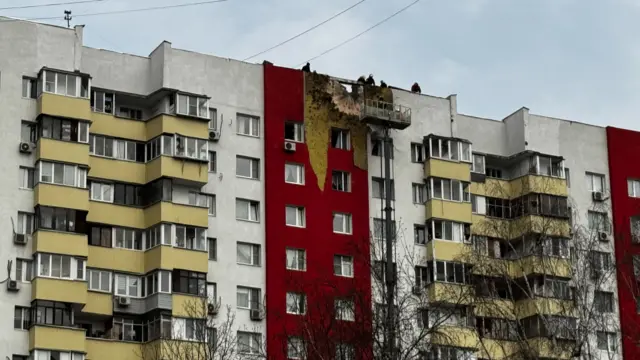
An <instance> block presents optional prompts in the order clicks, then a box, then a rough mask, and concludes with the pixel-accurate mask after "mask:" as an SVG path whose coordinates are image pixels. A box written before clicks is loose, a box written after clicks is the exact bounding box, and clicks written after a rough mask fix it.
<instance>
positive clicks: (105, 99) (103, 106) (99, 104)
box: [91, 91, 115, 114]
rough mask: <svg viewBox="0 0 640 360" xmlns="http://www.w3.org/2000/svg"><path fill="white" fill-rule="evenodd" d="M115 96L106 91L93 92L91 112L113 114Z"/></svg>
mask: <svg viewBox="0 0 640 360" xmlns="http://www.w3.org/2000/svg"><path fill="white" fill-rule="evenodd" d="M114 99H115V95H114V94H113V93H108V92H104V91H92V94H91V110H93V111H96V112H103V113H107V114H113V110H114V108H113V103H114Z"/></svg>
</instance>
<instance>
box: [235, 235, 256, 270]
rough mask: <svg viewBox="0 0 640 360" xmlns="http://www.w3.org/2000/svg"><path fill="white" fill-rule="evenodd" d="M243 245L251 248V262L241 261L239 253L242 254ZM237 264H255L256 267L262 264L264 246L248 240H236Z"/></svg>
mask: <svg viewBox="0 0 640 360" xmlns="http://www.w3.org/2000/svg"><path fill="white" fill-rule="evenodd" d="M243 246H245V247H248V249H249V254H250V255H249V258H250V259H251V261H250V262H242V261H240V260H241V259H240V257H239V256H238V254H240V248H241V247H243ZM236 264H238V265H246V266H255V267H260V266H262V246H260V244H254V243H248V242H242V241H238V242H236Z"/></svg>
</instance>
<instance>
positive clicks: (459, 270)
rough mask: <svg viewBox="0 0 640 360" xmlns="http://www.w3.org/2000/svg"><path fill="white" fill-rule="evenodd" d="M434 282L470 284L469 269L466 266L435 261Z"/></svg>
mask: <svg viewBox="0 0 640 360" xmlns="http://www.w3.org/2000/svg"><path fill="white" fill-rule="evenodd" d="M435 263H436V277H435V278H436V281H442V282H447V283H454V284H469V283H470V282H471V276H472V274H471V268H470V266H469V265H467V264H461V263H455V262H451V261H436V262H435Z"/></svg>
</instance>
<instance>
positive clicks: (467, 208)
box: [425, 199, 472, 224]
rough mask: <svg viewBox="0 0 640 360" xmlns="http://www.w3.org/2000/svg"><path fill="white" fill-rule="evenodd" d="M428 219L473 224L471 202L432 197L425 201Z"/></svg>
mask: <svg viewBox="0 0 640 360" xmlns="http://www.w3.org/2000/svg"><path fill="white" fill-rule="evenodd" d="M425 208H426V219H431V218H436V219H445V220H451V221H457V222H461V223H466V224H471V221H472V219H471V203H470V202H457V201H447V200H439V199H430V200H429V201H427V202H426V203H425Z"/></svg>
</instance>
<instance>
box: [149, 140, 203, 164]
mask: <svg viewBox="0 0 640 360" xmlns="http://www.w3.org/2000/svg"><path fill="white" fill-rule="evenodd" d="M165 137H166V135H165V136H160V137H157V138H156V139H158V138H159V139H161V145H160V149H159V151H158V155H169V154H167V153H165V152H164V150H165V146H164V145H165V144H164V142H165ZM168 138H170V136H169V137H168ZM190 145H193V147H194V148H193V153H192V154H191V153H189V148H190V147H191V146H190ZM173 146H174V153H173V156H175V157H177V158H187V159H193V160H201V161H207V162H209V140H207V139H199V138H194V137H189V136H183V135H178V134H176V135H174V138H173Z"/></svg>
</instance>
